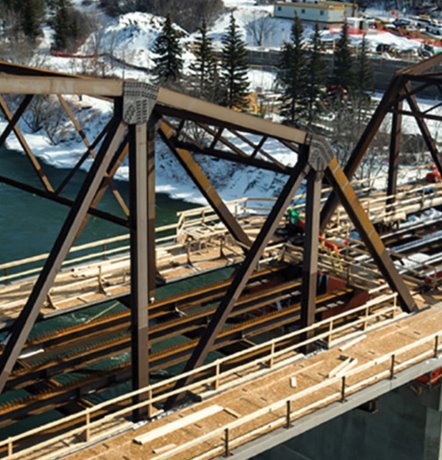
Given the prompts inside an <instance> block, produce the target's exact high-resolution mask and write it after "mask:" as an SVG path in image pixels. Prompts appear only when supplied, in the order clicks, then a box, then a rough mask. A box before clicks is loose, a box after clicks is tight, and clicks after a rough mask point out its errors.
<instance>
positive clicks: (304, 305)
mask: <svg viewBox="0 0 442 460" xmlns="http://www.w3.org/2000/svg"><path fill="white" fill-rule="evenodd" d="M322 177H323V172H322V171H315V170H314V169H313V168H312V169H311V170H310V172H309V173H308V175H307V198H306V207H305V237H304V263H303V267H302V292H301V328H305V327H308V326H311V325H312V324H313V323H314V322H315V307H316V302H315V300H316V287H317V280H318V246H319V217H320V206H321V184H322ZM312 336H313V331H312V330H310V331H308V332H307V333H306V334H304V335H303V337H302V340H307V339H309V338H311V337H312ZM311 348H312V347H311V346H306V347H305V351H308V350H310V349H311Z"/></svg>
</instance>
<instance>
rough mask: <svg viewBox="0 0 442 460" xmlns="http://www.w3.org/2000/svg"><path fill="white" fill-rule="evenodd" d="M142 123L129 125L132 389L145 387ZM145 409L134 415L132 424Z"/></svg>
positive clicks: (144, 157) (144, 140)
mask: <svg viewBox="0 0 442 460" xmlns="http://www.w3.org/2000/svg"><path fill="white" fill-rule="evenodd" d="M146 150H147V126H146V123H142V124H139V125H131V126H129V187H130V221H131V231H130V241H131V243H130V248H131V257H130V263H131V269H130V270H131V271H130V273H131V317H132V331H131V334H132V348H131V349H132V360H131V361H132V387H133V389H134V390H138V389H140V388H144V387H146V386H147V385H149V340H148V326H149V325H148V309H147V308H146V305H148V303H149V286H148V284H149V283H148V279H149V272H148V270H149V264H148V251H149V250H152V248H150V247H149V246H148V200H147V197H148V185H147V181H148V175H147V174H146V171H147V155H146ZM147 397H148V395H147V394H144V393H143V394H141V395H140V396H139V397H137V398H135V400H134V404H137V403H138V402H140V401H142V400H146V399H147ZM145 414H146V408H143V410H141V409H140V410H137V411H135V412H134V419H135V421H139V420H140V419H142V418H143V417H144V416H145Z"/></svg>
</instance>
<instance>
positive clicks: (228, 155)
mask: <svg viewBox="0 0 442 460" xmlns="http://www.w3.org/2000/svg"><path fill="white" fill-rule="evenodd" d="M176 146H177V147H178V148H182V149H186V150H190V151H193V152H198V153H201V154H203V155H207V156H212V157H215V158H220V159H222V160H227V161H231V162H233V163H239V164H242V165H246V166H252V167H254V168H259V169H264V170H267V171H273V172H275V173H279V174H285V175H289V174H290V173H291V171H292V170H293V168H292V167H289V166H284V167H281V166H279V165H277V164H276V163H271V162H270V161H267V160H263V159H261V158H256V157H252V156H250V157H248V158H246V157H243V156H239V155H236V154H235V153H232V152H228V151H227V150H221V149H210V148H207V147H203V146H202V145H200V144H197V143H196V142H195V141H194V140H192V141H191V142H183V141H176Z"/></svg>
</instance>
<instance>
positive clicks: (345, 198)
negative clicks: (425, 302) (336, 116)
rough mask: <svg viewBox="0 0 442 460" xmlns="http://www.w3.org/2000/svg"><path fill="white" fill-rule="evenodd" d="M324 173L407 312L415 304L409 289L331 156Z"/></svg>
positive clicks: (413, 308) (412, 309) (345, 177)
mask: <svg viewBox="0 0 442 460" xmlns="http://www.w3.org/2000/svg"><path fill="white" fill-rule="evenodd" d="M325 176H326V178H327V180H328V182H329V183H330V185H331V186H332V187H333V190H334V191H335V193H336V195H337V196H338V198H339V200H340V201H341V203H342V205H343V206H344V208H345V210H346V211H347V214H348V215H349V216H350V219H351V220H352V222H353V224H354V226H355V228H356V230H357V231H358V232H359V235H360V236H361V238H362V240H363V241H364V243H365V245H366V246H367V248H368V250H369V252H370V254H371V256H372V257H373V259H374V261H375V263H376V265H377V267H378V268H379V270H380V271H381V273H382V275H383V276H384V277H385V280H386V281H387V283H388V284H389V286H390V288H391V289H392V291H393V292H397V294H398V300H399V303H400V305H401V306H402V308H403V309H404V310H406V311H407V312H412V311H415V310H416V308H417V307H416V304H415V302H414V300H413V297H411V294H410V291H409V290H408V288H407V286H406V285H405V283H404V281H403V280H402V278H401V276H400V275H399V273H398V271H397V270H396V267H395V266H394V264H393V261H392V260H391V258H390V255H389V254H388V252H387V250H386V248H385V246H384V243H383V242H382V240H381V238H380V236H379V234H378V232H377V231H376V229H375V228H374V226H373V224H372V223H371V221H370V219H369V218H368V216H367V214H366V213H365V211H364V209H363V207H362V206H361V204H360V202H359V200H358V197H357V196H356V193H355V191H354V190H353V187H352V186H351V184H350V182H349V179H348V178H347V176H346V175H345V173H344V171H343V170H342V168H341V166H340V165H339V163H338V160H337V159H336V158H335V157H334V156H333V158H332V160H331V161H330V163H329V165H328V167H327V169H326V170H325Z"/></svg>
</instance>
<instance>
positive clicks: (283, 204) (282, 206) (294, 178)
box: [166, 156, 310, 408]
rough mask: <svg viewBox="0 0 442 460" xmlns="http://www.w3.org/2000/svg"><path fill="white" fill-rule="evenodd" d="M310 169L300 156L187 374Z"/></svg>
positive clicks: (205, 348)
mask: <svg viewBox="0 0 442 460" xmlns="http://www.w3.org/2000/svg"><path fill="white" fill-rule="evenodd" d="M309 169H310V167H309V165H308V163H307V158H305V157H303V156H300V158H299V160H298V163H297V165H296V167H295V169H294V172H293V174H292V175H291V176H290V177H289V179H288V180H287V183H286V184H285V186H284V188H283V190H282V191H281V194H280V195H279V197H278V199H277V201H276V203H275V204H274V206H273V208H272V210H271V212H270V214H269V216H268V217H267V219H266V221H265V223H264V225H263V227H262V229H261V230H260V232H259V234H258V236H257V238H256V239H255V241H254V242H253V244H252V247H251V248H250V250H249V252H248V253H247V256H246V258H245V260H244V262H243V263H242V264H241V265H240V267H239V268H238V270H237V272H236V273H235V276H234V278H233V280H232V283H231V284H230V286H229V288H228V290H227V292H226V295H225V297H224V298H223V299H222V300H221V302H220V304H219V306H218V308H217V310H216V312H215V314H214V315H213V317H212V319H211V321H210V323H209V324H208V326H207V328H206V330H205V332H204V334H203V335H202V336H201V338H200V340H199V341H198V344H197V345H196V347H195V348H194V350H193V352H192V356H191V357H190V359H189V360H188V361H187V363H186V366H185V369H184V372H186V371H190V370H193V369H195V368H197V367H198V366H201V365H202V364H203V363H204V360H205V359H206V357H207V355H208V354H209V352H210V350H211V348H212V347H213V345H214V343H215V340H216V338H217V336H218V334H219V333H220V331H221V329H222V328H223V326H224V324H225V322H226V320H227V318H228V317H229V315H230V313H231V311H232V309H233V308H234V306H235V303H236V302H237V300H238V298H239V296H240V295H241V293H242V291H243V289H244V287H245V285H246V284H247V282H248V280H249V278H250V276H251V275H252V273H253V271H254V270H255V268H256V266H257V264H258V262H259V259H260V258H261V256H262V254H263V252H264V250H265V248H266V246H267V244H268V242H269V241H270V239H271V238H272V236H273V234H274V232H275V230H276V229H277V227H278V225H279V222H280V220H281V218H282V217H283V215H284V213H285V211H286V210H287V207H288V206H289V204H290V202H291V201H292V199H293V195H294V194H295V192H296V190H297V189H298V188H299V186H300V185H301V182H302V180H303V179H304V177H305V176H306V174H307V173H308V171H309ZM188 381H189V378H183V379H181V380H179V381H178V382H177V383H176V385H175V389H179V388H182V387H183V386H185V385H186V384H187V383H188ZM178 399H179V398H178V397H171V398H170V399H169V400H168V401H167V402H166V408H170V407H172V406H173V405H174V404H175V403H176V402H177V401H178Z"/></svg>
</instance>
